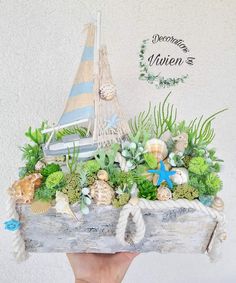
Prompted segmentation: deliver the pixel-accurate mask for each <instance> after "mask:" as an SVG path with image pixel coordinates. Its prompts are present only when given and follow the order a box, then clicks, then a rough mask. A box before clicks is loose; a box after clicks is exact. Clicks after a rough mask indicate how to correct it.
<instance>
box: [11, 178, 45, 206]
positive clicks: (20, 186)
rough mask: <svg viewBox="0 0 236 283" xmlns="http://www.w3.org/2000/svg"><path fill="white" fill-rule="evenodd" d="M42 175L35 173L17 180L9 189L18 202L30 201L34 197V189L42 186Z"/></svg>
mask: <svg viewBox="0 0 236 283" xmlns="http://www.w3.org/2000/svg"><path fill="white" fill-rule="evenodd" d="M41 183H42V175H41V174H38V173H34V174H31V175H28V176H25V177H24V178H23V179H20V180H17V181H15V182H14V183H13V185H12V186H11V188H10V189H9V193H10V195H11V196H13V197H14V198H15V199H16V202H18V203H30V202H31V201H32V200H33V197H34V191H35V189H37V188H38V187H40V185H41Z"/></svg>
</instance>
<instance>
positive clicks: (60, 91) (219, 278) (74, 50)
mask: <svg viewBox="0 0 236 283" xmlns="http://www.w3.org/2000/svg"><path fill="white" fill-rule="evenodd" d="M84 2H86V5H87V6H88V7H89V10H91V13H92V14H93V15H95V12H96V10H97V9H98V8H99V9H101V10H102V13H103V40H105V41H106V43H107V45H108V49H109V54H110V61H111V66H112V71H113V77H114V80H115V83H116V84H117V87H118V90H119V98H120V101H121V104H122V105H123V107H124V109H125V111H126V113H127V115H128V116H132V115H133V114H134V113H136V112H137V111H140V110H142V109H143V108H144V107H145V106H147V104H148V101H149V100H151V101H153V102H154V101H156V102H158V101H160V100H163V98H164V97H165V95H166V94H167V93H168V90H160V91H157V90H155V89H154V88H152V87H151V86H150V85H148V84H147V83H145V82H141V81H138V80H137V76H138V68H137V63H138V54H137V53H138V50H139V46H140V42H141V40H142V39H144V38H146V37H147V36H151V35H152V34H153V33H156V32H159V33H160V34H173V35H176V36H177V37H180V38H181V37H182V38H184V39H185V41H186V43H187V44H188V45H189V46H190V47H191V50H192V53H193V55H194V56H195V57H196V62H195V65H194V66H193V68H192V71H191V77H190V78H189V80H188V81H187V82H186V84H184V85H181V86H179V87H175V88H173V89H172V92H173V93H172V97H171V101H172V102H174V103H175V104H176V105H177V107H178V108H179V117H180V119H181V118H186V119H191V118H193V117H194V116H200V115H201V114H203V113H204V114H206V115H207V114H210V113H213V112H214V111H216V110H219V109H222V108H223V107H229V108H230V110H229V111H228V112H227V113H225V114H223V115H222V116H221V117H219V118H218V119H217V120H216V123H215V129H216V133H217V135H216V138H215V141H214V146H216V147H217V149H218V155H219V156H220V157H222V158H223V159H224V160H225V165H224V168H223V171H222V174H221V175H222V178H223V180H224V190H223V192H222V194H221V195H222V197H223V198H224V200H225V205H226V214H227V219H228V240H227V241H226V243H225V244H224V245H223V253H224V257H223V259H222V260H221V261H220V262H219V263H217V264H210V263H209V262H208V258H207V257H205V256H203V255H173V254H171V255H160V254H155V253H151V254H145V255H140V256H139V257H137V258H136V259H135V261H134V263H133V265H132V267H131V268H130V270H129V272H128V274H127V276H126V278H125V280H124V282H129V283H131V282H132V283H133V282H135V283H143V282H149V283H156V282H163V283H164V282H165V283H174V282H175V283H176V282H181V283H187V282H192V283H197V282H214V283H219V282H227V283H233V282H235V281H236V258H235V250H236V238H235V235H236V211H235V203H236V191H235V175H234V174H235V167H236V161H235V136H236V134H235V126H236V123H235V114H236V113H235V106H236V99H235V87H236V79H235V73H236V72H235V71H236V60H235V59H236V58H235V44H236V37H235V33H236V21H235V12H236V1H233V0H215V1H210V0H205V1H203V0H189V1H187V0H179V1H174V0H167V1H155V0H149V1H144V0H143V1H141V0H139V1H134V0H123V1H121V0H116V1H115V0H111V1H105V0H104V1H96V0H93V1H92V0H86V1H84ZM84 9H85V7H84V5H82V4H80V1H76V0H68V1H65V0H64V1H63V0H57V1H56V0H50V1H39V0H38V1H36V0H32V1H26V0H25V1H17V0H15V1H13V0H9V1H7V0H2V1H0V121H1V123H0V130H1V131H0V143H1V147H0V151H1V153H0V156H1V165H0V166H1V168H0V172H1V174H0V178H1V182H0V184H1V197H0V211H1V214H0V215H1V223H2V221H3V220H5V193H4V192H5V189H6V188H7V187H8V186H9V184H10V183H12V182H13V180H14V179H16V178H17V167H18V166H19V165H20V163H21V161H20V158H21V153H20V151H19V149H18V148H17V146H18V145H22V144H23V143H24V142H25V138H24V135H23V133H24V131H25V130H26V129H27V128H28V126H29V125H32V126H38V125H39V122H40V121H41V120H43V119H48V120H49V121H50V122H56V121H57V119H58V117H59V116H60V114H61V111H62V110H63V107H64V102H65V100H66V96H67V93H68V91H69V89H70V86H71V83H72V81H73V77H74V74H75V71H76V68H77V64H78V62H79V55H80V53H81V51H80V47H81V45H82V39H81V36H80V32H81V30H82V23H84V22H86V20H88V19H89V14H88V12H83V10H84ZM83 13H84V14H83ZM10 246H11V235H10V233H7V232H5V231H3V230H2V229H1V233H0V282H2V283H7V282H11V283H16V282H17V283H21V282H27V283H31V282H32V283H41V282H45V283H49V282H50V283H53V282H57V283H64V282H73V275H72V272H71V270H70V267H69V265H68V263H67V260H66V257H65V255H63V254H57V255H56V254H44V255H33V256H32V257H31V258H30V259H29V260H28V261H27V262H25V263H23V264H21V265H17V264H16V263H15V262H14V260H13V259H12V257H11V255H10Z"/></svg>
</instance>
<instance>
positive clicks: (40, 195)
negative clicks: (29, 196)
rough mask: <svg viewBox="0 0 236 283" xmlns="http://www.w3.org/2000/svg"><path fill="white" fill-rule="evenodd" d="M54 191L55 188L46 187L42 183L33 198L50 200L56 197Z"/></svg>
mask: <svg viewBox="0 0 236 283" xmlns="http://www.w3.org/2000/svg"><path fill="white" fill-rule="evenodd" d="M56 191H57V190H56V189H55V188H48V187H46V185H45V184H44V185H42V186H41V187H40V188H38V189H37V190H36V191H35V194H34V198H35V199H36V200H44V201H51V200H53V199H55V198H56Z"/></svg>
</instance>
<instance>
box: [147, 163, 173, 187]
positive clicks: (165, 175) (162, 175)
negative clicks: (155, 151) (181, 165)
mask: <svg viewBox="0 0 236 283" xmlns="http://www.w3.org/2000/svg"><path fill="white" fill-rule="evenodd" d="M160 163H161V167H160V169H159V170H158V169H156V170H148V172H149V173H154V174H158V175H159V178H158V181H157V186H160V184H161V183H162V182H163V181H166V183H167V184H168V186H169V188H170V189H172V188H173V183H172V181H171V179H170V176H172V175H174V174H175V173H176V172H175V171H166V168H165V165H164V162H163V161H162V160H161V161H160Z"/></svg>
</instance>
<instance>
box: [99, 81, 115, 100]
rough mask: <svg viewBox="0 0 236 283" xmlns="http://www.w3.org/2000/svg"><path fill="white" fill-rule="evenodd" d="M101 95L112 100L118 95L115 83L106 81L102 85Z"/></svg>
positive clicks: (102, 97)
mask: <svg viewBox="0 0 236 283" xmlns="http://www.w3.org/2000/svg"><path fill="white" fill-rule="evenodd" d="M99 95H100V97H101V99H104V100H112V99H113V98H114V97H115V95H116V87H115V85H114V84H111V83H106V84H103V85H102V86H101V87H100V90H99Z"/></svg>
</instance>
